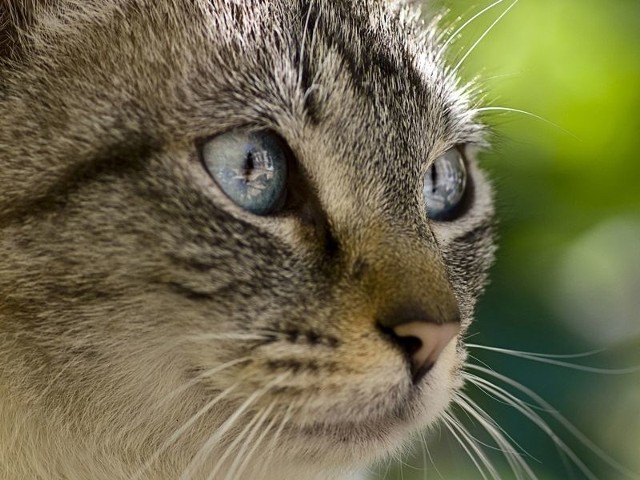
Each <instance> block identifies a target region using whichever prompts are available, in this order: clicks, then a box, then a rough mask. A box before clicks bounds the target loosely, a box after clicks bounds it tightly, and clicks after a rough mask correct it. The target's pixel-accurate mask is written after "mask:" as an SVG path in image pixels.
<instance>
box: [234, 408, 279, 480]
mask: <svg viewBox="0 0 640 480" xmlns="http://www.w3.org/2000/svg"><path fill="white" fill-rule="evenodd" d="M277 403H278V402H277V401H274V402H273V403H272V404H271V410H273V408H274V407H275V406H276V405H277ZM271 410H270V411H269V413H271ZM265 418H266V417H265ZM277 421H278V416H277V415H276V416H274V417H273V418H272V419H271V421H270V422H269V423H268V424H267V426H266V428H265V429H264V430H263V432H262V433H261V434H260V436H259V437H258V439H257V440H256V441H255V443H254V445H253V447H251V450H249V452H248V453H247V455H246V458H245V460H244V462H243V463H242V464H241V465H240V466H239V467H238V469H237V473H236V476H237V478H242V474H243V473H244V471H245V470H246V468H247V467H248V466H249V461H250V460H251V459H252V458H253V457H254V455H255V454H256V451H257V450H258V447H260V445H262V442H263V441H264V439H265V438H266V437H267V435H268V434H269V432H271V430H272V429H273V427H274V426H275V424H276V422H277Z"/></svg>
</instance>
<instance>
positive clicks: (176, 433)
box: [133, 383, 239, 480]
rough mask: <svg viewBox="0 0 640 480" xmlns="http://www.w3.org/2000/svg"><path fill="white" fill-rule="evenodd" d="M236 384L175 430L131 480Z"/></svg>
mask: <svg viewBox="0 0 640 480" xmlns="http://www.w3.org/2000/svg"><path fill="white" fill-rule="evenodd" d="M238 385H239V384H238V383H236V384H234V385H232V386H230V387H229V388H227V389H226V390H224V391H223V392H222V393H220V394H219V395H218V396H217V397H215V398H214V399H212V400H211V401H210V402H209V403H207V404H206V405H205V406H204V407H202V408H201V409H200V410H198V412H196V414H195V415H193V416H192V417H191V418H190V419H189V420H188V421H187V422H185V424H184V425H182V427H180V428H179V429H178V430H176V431H175V432H174V433H173V435H171V436H170V437H169V438H168V439H167V440H166V441H165V442H164V443H163V444H162V445H161V446H160V448H159V449H158V450H156V451H155V452H154V453H153V455H151V457H149V460H147V461H146V462H145V464H144V465H143V466H142V468H141V469H140V470H138V471H137V472H136V474H135V475H134V477H133V480H136V479H139V478H141V477H142V475H143V474H144V473H145V472H146V471H147V470H149V468H151V465H153V464H154V463H155V462H156V460H158V458H160V455H162V453H163V452H165V451H166V450H167V449H168V448H169V447H170V446H171V445H173V444H174V443H175V442H176V441H177V440H178V439H179V438H180V437H181V436H182V435H183V434H184V433H185V432H186V431H187V430H188V429H189V428H191V426H192V425H193V424H194V423H195V422H197V421H198V419H199V418H200V417H202V416H203V415H204V414H205V413H207V412H208V411H209V410H211V409H212V408H213V407H214V406H215V405H216V404H217V403H218V402H220V400H222V399H223V398H225V397H226V396H227V395H229V394H230V393H231V392H232V391H233V390H234V389H235V388H237V387H238Z"/></svg>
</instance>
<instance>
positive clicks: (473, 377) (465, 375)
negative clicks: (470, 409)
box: [462, 372, 555, 433]
mask: <svg viewBox="0 0 640 480" xmlns="http://www.w3.org/2000/svg"><path fill="white" fill-rule="evenodd" d="M462 377H463V378H465V379H466V380H469V381H470V382H471V383H472V384H473V385H474V386H475V387H477V388H479V389H480V390H482V391H483V393H484V394H485V395H487V396H488V397H490V398H491V399H492V400H494V401H496V402H498V403H501V404H502V405H506V406H507V407H513V405H512V404H511V403H510V402H505V401H504V400H501V399H500V398H497V397H495V396H494V395H493V394H492V393H491V392H487V391H486V390H484V389H483V387H482V386H481V385H479V384H478V383H477V382H474V380H476V379H478V380H483V381H485V382H486V380H485V379H484V378H482V377H479V376H477V375H474V374H472V373H469V372H463V373H462ZM520 401H521V402H522V403H523V404H525V405H526V406H527V407H529V408H531V409H532V410H538V411H539V412H545V413H549V410H548V409H546V408H542V407H541V406H540V405H535V404H533V403H529V402H526V401H524V400H522V399H520ZM554 411H555V410H554ZM505 433H506V432H505Z"/></svg>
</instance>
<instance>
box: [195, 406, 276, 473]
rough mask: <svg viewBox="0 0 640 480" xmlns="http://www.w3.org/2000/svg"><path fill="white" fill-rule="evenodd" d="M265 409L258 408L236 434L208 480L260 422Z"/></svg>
mask: <svg viewBox="0 0 640 480" xmlns="http://www.w3.org/2000/svg"><path fill="white" fill-rule="evenodd" d="M262 413H264V412H263V410H258V411H257V412H256V414H255V415H254V416H253V418H252V419H251V420H250V421H248V422H247V424H246V425H245V427H244V428H243V429H242V430H241V431H240V433H239V434H238V435H237V436H236V438H235V439H234V440H233V441H232V442H231V443H230V444H229V445H228V446H227V448H226V450H225V452H224V453H223V454H222V455H221V456H220V457H219V458H218V462H217V463H216V465H215V467H214V468H213V470H211V473H210V474H209V476H208V477H207V480H212V479H213V478H215V476H216V474H217V473H218V471H219V470H220V468H221V467H222V465H223V464H224V462H225V460H226V459H227V458H228V457H229V456H230V455H231V454H232V453H233V451H234V449H235V448H236V447H237V446H238V445H239V444H240V442H242V441H243V440H244V439H245V435H247V434H248V433H249V431H250V430H251V429H252V428H253V426H254V425H255V424H256V423H257V422H258V420H259V419H260V418H261V416H262ZM238 455H239V453H238Z"/></svg>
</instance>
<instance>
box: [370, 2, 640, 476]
mask: <svg viewBox="0 0 640 480" xmlns="http://www.w3.org/2000/svg"><path fill="white" fill-rule="evenodd" d="M490 3H491V2H489V1H487V0H482V1H481V0H477V1H473V2H470V1H461V0H459V1H453V0H439V1H438V2H437V3H436V4H435V5H433V6H432V7H431V8H432V9H433V10H438V9H439V8H440V7H446V8H449V9H450V12H449V14H448V15H447V18H448V19H450V20H455V19H456V18H458V17H460V18H461V19H462V20H461V21H460V22H459V24H462V23H464V21H465V20H466V19H468V18H470V17H472V16H473V15H474V14H475V13H477V12H479V11H480V10H482V9H483V8H484V7H485V6H487V5H489V4H490ZM510 3H511V2H508V1H503V2H502V3H500V4H499V5H498V6H496V7H495V8H494V9H492V10H490V11H489V12H487V13H486V14H484V15H483V16H482V17H480V18H479V19H478V20H476V21H474V23H473V24H471V25H469V27H467V28H466V29H465V31H464V33H463V34H462V35H461V36H460V39H459V40H458V41H457V42H456V43H455V45H454V46H453V48H452V50H451V52H450V53H451V57H452V58H453V59H454V61H456V59H460V58H462V57H463V56H464V55H465V54H466V52H467V49H468V48H469V47H470V46H471V45H473V43H474V42H475V41H476V39H478V38H479V37H480V36H481V35H482V33H483V32H484V31H485V30H486V29H487V27H489V26H490V25H491V24H492V23H493V21H494V20H496V18H498V17H499V16H500V14H501V13H502V12H504V11H505V9H506V8H507V7H508V6H509V5H510ZM478 73H480V75H481V80H482V84H483V85H485V86H486V91H487V94H488V97H487V103H488V104H489V105H491V106H499V107H508V108H514V109H521V110H526V111H528V112H531V113H533V114H535V115H539V116H540V117H543V118H544V119H546V120H547V121H548V122H551V123H553V124H556V125H558V126H557V127H556V126H553V125H551V124H549V123H547V122H545V121H542V120H537V119H535V118H532V117H529V116H526V115H524V114H519V113H498V112H493V113H491V114H487V116H486V120H487V122H488V123H489V124H491V125H493V126H494V129H495V137H494V140H493V144H494V148H493V151H492V152H488V153H486V154H484V155H483V158H482V163H483V165H484V167H485V168H486V169H487V170H488V171H489V172H490V173H491V175H492V177H493V179H494V183H495V185H496V190H497V198H498V211H499V217H500V228H499V231H500V251H499V253H498V261H497V264H496V266H495V268H494V270H493V274H492V284H491V286H490V288H489V289H488V291H487V294H486V296H485V297H484V299H483V300H482V302H481V304H480V306H479V312H478V318H477V320H478V321H477V323H476V325H475V327H474V329H473V332H472V333H473V334H474V336H473V337H472V338H471V339H470V341H471V342H473V343H477V344H482V345H491V346H497V347H505V348H510V349H516V350H526V351H533V352H540V353H547V354H573V353H579V352H586V351H593V350H599V349H604V350H603V351H600V352H598V353H595V354H593V355H591V356H588V357H584V358H575V359H568V361H571V362H574V363H578V362H580V363H581V364H584V365H590V366H595V367H599V368H608V369H614V368H620V367H632V366H637V365H640V313H639V312H640V161H638V158H637V157H638V151H639V150H640V1H638V0H606V1H605V0H520V1H519V2H518V3H517V4H516V5H515V6H514V8H513V9H512V10H511V11H510V12H509V13H508V14H507V15H506V16H505V17H504V18H503V19H502V20H501V21H500V23H499V24H497V25H496V27H495V28H494V29H493V30H492V32H491V33H489V34H488V35H487V36H486V38H484V40H483V41H482V42H481V43H480V44H479V45H478V47H477V49H475V50H474V51H473V53H471V54H470V55H469V57H468V58H467V59H466V60H465V62H464V67H463V75H464V76H465V78H467V79H470V78H473V77H475V76H476V75H477V74H478ZM567 132H570V133H567ZM472 353H473V355H474V356H475V357H476V358H477V360H473V362H474V363H479V362H485V363H486V364H487V365H489V366H490V367H491V368H493V369H495V370H496V371H497V372H500V373H503V374H505V375H507V376H509V377H511V378H513V379H515V380H517V381H519V382H521V383H522V384H524V385H526V386H527V387H529V388H531V389H532V390H534V391H535V392H537V393H538V394H540V395H541V396H542V397H543V398H544V399H545V400H547V401H548V402H549V403H550V404H552V405H553V406H554V407H555V408H556V409H557V410H558V411H559V412H561V413H562V414H563V415H565V416H566V417H567V418H568V419H569V420H570V421H571V422H572V423H573V424H574V425H575V426H576V427H577V428H579V429H580V430H581V431H582V432H584V434H585V435H586V436H587V437H588V438H589V439H590V440H592V441H593V442H594V443H596V444H597V445H599V446H600V447H602V449H603V450H604V451H606V452H607V453H608V454H609V455H611V456H612V457H614V458H615V460H616V461H618V462H620V463H622V464H624V465H625V466H626V467H628V468H629V469H631V470H633V471H635V472H640V372H636V373H628V374H624V375H614V374H595V373H586V372H580V371H575V370H571V369H568V368H562V367H557V366H553V365H549V364H541V363H538V362H534V361H531V360H522V359H518V358H514V357H510V356H506V355H504V354H498V353H491V352H484V351H473V352H472ZM484 376H485V377H486V375H484ZM497 383H499V384H500V382H497ZM502 385H503V386H505V385H504V384H502ZM467 391H468V393H469V395H470V396H471V397H472V399H473V400H474V401H476V402H477V404H478V405H479V406H480V407H482V408H483V409H485V410H487V411H488V412H490V413H491V416H492V417H493V418H494V419H496V421H498V422H499V424H500V425H501V426H502V427H503V428H504V430H505V431H506V432H507V433H508V434H509V435H511V436H512V437H513V438H514V439H515V440H516V441H517V442H518V443H519V444H520V445H521V446H522V447H523V448H525V449H526V451H527V452H528V454H529V455H530V457H525V458H526V459H527V461H528V463H529V464H530V465H531V467H532V469H533V470H534V471H535V472H536V474H537V476H538V478H540V479H541V480H560V479H562V480H571V479H576V480H582V479H588V478H590V477H589V476H588V474H587V473H585V472H581V471H580V470H579V469H578V468H577V467H576V466H575V465H573V466H572V465H571V463H572V462H571V461H570V460H569V459H568V457H567V456H566V455H562V454H561V453H559V449H558V448H557V447H556V446H555V444H554V442H553V441H552V440H551V439H550V438H549V436H548V435H546V434H545V433H544V432H542V431H541V429H539V428H537V427H536V426H535V425H533V424H532V422H530V421H528V420H527V419H526V418H524V416H523V415H522V414H520V413H518V412H517V411H516V410H515V409H513V408H511V407H509V406H506V405H504V404H501V403H499V402H497V401H496V400H494V399H491V398H489V397H488V396H487V395H484V394H483V393H482V392H481V391H479V390H478V389H468V390H467ZM511 391H514V390H513V389H511ZM514 392H515V391H514ZM519 395H520V396H521V397H522V398H525V396H524V395H522V394H519ZM528 401H529V402H531V400H530V399H529V400H528ZM537 413H539V414H540V415H541V416H542V417H543V418H545V419H546V420H547V421H548V422H549V425H550V427H551V428H552V429H553V430H554V431H555V432H556V433H557V435H558V436H559V437H560V438H561V439H562V441H564V442H566V443H567V445H568V446H569V447H570V448H571V449H572V450H574V451H575V452H576V455H577V456H579V457H580V459H581V460H582V461H583V462H584V463H585V464H586V465H587V466H588V468H589V469H590V471H592V472H593V478H598V479H602V480H617V479H624V478H640V474H638V476H628V475H624V474H623V473H621V472H620V471H618V470H617V469H616V468H614V467H613V466H611V465H608V464H607V462H605V461H602V460H601V459H599V458H598V456H597V455H596V454H595V453H593V452H592V451H590V450H589V449H588V448H586V447H585V446H584V445H581V443H580V442H579V441H576V439H575V438H574V437H573V436H572V435H571V434H570V432H568V431H567V429H565V428H563V427H562V425H560V424H558V422H555V421H553V420H551V416H550V415H549V412H545V411H537ZM456 417H457V418H459V419H460V420H461V421H462V423H464V424H465V425H466V427H467V428H468V429H469V431H470V432H471V434H473V435H474V436H476V437H477V438H478V439H479V440H480V441H482V442H486V443H491V439H490V437H488V436H487V435H486V433H483V429H482V427H481V425H480V423H479V422H478V421H477V420H472V419H470V418H468V416H467V415H465V414H464V413H463V412H462V411H461V410H460V409H457V410H456ZM428 438H429V440H428V448H429V453H430V455H431V457H432V459H433V461H431V460H429V459H428V455H427V453H426V452H425V450H424V448H423V446H422V444H418V445H417V447H416V449H415V452H414V453H413V454H412V455H408V456H407V457H406V458H403V459H402V461H401V462H395V463H393V464H389V465H387V464H385V465H382V466H381V467H380V472H379V478H381V479H382V478H386V479H388V480H396V479H403V480H417V479H420V480H423V479H434V480H435V479H440V478H442V479H444V480H467V479H470V480H471V479H474V480H475V479H482V478H483V477H482V475H480V473H478V471H477V469H476V468H475V467H474V466H473V464H472V463H471V461H470V460H469V459H468V456H467V455H466V454H465V453H464V451H463V450H462V449H461V448H460V447H459V446H457V442H456V440H455V439H453V438H452V437H451V435H450V434H448V432H447V430H446V428H438V427H436V428H435V429H434V430H433V431H432V432H430V433H429V434H428ZM482 448H483V450H484V451H485V452H486V454H487V456H488V457H490V459H491V461H492V462H494V463H495V465H496V469H497V470H498V471H499V472H500V474H501V476H502V478H504V479H512V478H516V476H515V475H514V474H513V473H512V472H511V470H510V469H509V468H508V464H507V463H506V462H505V461H504V457H503V456H502V455H501V453H500V452H498V451H496V450H492V449H491V448H489V447H486V446H482ZM425 465H426V466H427V467H426V468H424V466H425ZM487 476H488V478H491V476H490V475H487Z"/></svg>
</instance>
